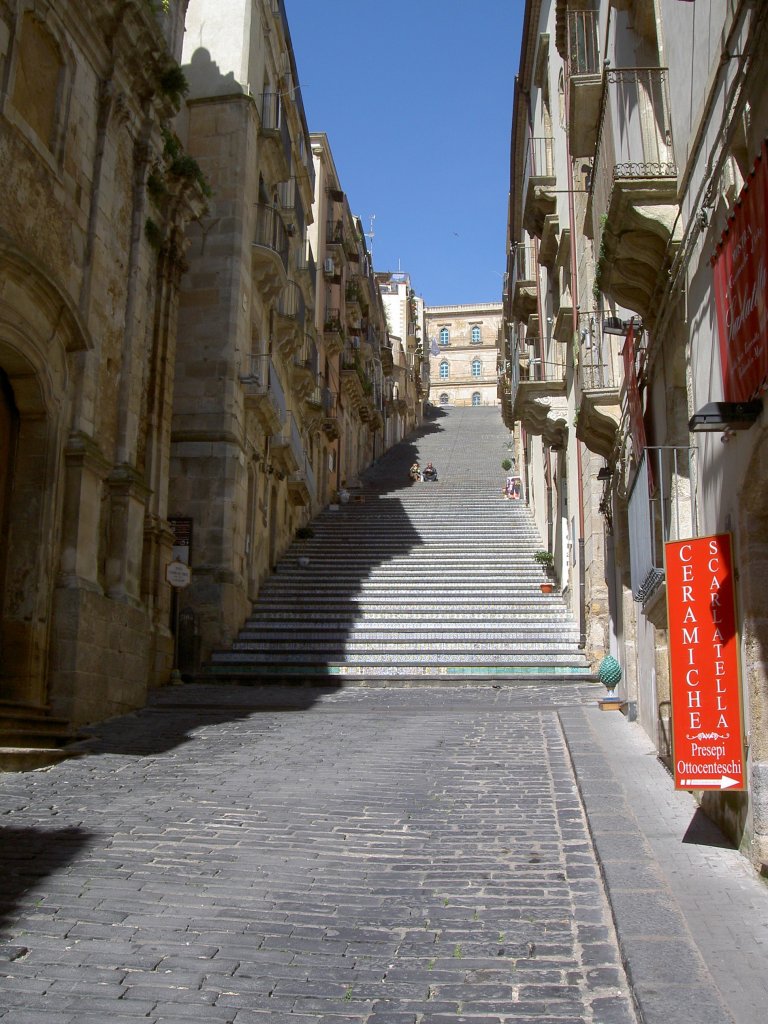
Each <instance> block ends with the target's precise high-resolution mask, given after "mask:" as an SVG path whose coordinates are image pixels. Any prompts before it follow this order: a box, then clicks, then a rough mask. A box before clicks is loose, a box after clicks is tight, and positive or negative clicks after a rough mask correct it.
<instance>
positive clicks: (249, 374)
mask: <svg viewBox="0 0 768 1024" xmlns="http://www.w3.org/2000/svg"><path fill="white" fill-rule="evenodd" d="M240 385H241V387H242V389H243V394H244V397H245V407H246V409H251V410H253V411H254V412H255V413H256V415H257V417H258V419H259V422H260V423H261V425H262V427H263V428H264V431H265V433H266V434H268V435H274V434H279V433H280V431H281V430H282V427H283V423H284V422H285V420H286V417H287V411H286V402H285V392H284V391H283V385H282V382H281V380H280V374H279V373H278V372H277V369H276V368H275V365H274V363H273V362H272V360H271V359H270V357H269V356H268V355H254V356H250V357H249V358H248V360H247V363H246V365H245V367H244V368H243V372H242V373H241V374H240Z"/></svg>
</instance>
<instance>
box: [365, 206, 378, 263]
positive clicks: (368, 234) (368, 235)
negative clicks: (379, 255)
mask: <svg viewBox="0 0 768 1024" xmlns="http://www.w3.org/2000/svg"><path fill="white" fill-rule="evenodd" d="M375 220H376V214H375V213H372V214H371V229H370V231H366V232H365V237H366V238H367V239H369V240H370V241H369V245H368V252H369V253H370V254H371V263H373V239H374V237H375V236H374V233H373V222H374V221H375Z"/></svg>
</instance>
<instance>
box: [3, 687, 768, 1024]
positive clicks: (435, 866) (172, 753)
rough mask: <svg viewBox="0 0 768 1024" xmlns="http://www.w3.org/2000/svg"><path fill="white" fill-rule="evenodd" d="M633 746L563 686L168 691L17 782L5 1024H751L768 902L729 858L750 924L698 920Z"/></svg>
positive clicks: (8, 815) (625, 733)
mask: <svg viewBox="0 0 768 1024" xmlns="http://www.w3.org/2000/svg"><path fill="white" fill-rule="evenodd" d="M614 719H618V721H615V720H614ZM635 728H636V727H634V726H631V725H629V724H628V723H626V722H625V721H624V719H623V718H622V717H621V716H620V715H601V714H600V713H599V712H597V711H596V708H595V693H594V692H592V691H591V690H590V689H589V688H582V689H579V688H576V687H573V686H568V685H562V684H561V685H558V686H549V687H546V686H545V687H534V686H514V687H508V688H506V687H497V688H491V687H488V688H479V687H459V686H457V687H453V688H451V687H435V688H431V687H430V688H422V687H420V688H414V689H406V688H403V689H385V688H365V687H349V688H345V689H338V690H335V691H332V690H329V691H327V692H323V693H321V692H318V691H309V690H289V689H282V688H279V687H272V688H269V689H265V690H251V689H247V688H238V687H233V688H215V687H200V686H188V687H179V688H173V689H167V690H163V691H160V692H159V693H158V694H157V695H156V697H155V702H154V705H153V706H152V707H150V708H147V709H145V710H144V711H141V712H138V713H136V714H134V715H130V716H127V717H126V718H123V719H118V720H115V721H113V722H111V723H108V724H106V725H104V726H102V727H100V728H99V730H98V734H97V736H96V738H95V739H94V741H92V742H91V744H90V745H89V747H90V749H89V752H87V753H86V754H85V755H84V756H83V757H82V758H80V759H78V760H74V761H70V762H67V763H64V764H62V765H59V766H57V767H55V768H52V769H48V770H45V771H40V772H35V773H31V774H27V775H7V776H3V777H0V813H1V814H2V817H0V823H1V824H2V861H3V863H2V868H3V872H2V877H3V883H4V884H3V896H2V910H1V911H0V913H1V915H2V917H1V922H2V945H1V946H0V1019H2V1020H7V1021H9V1022H11V1021H12V1022H13V1024H29V1022H35V1024H38V1022H40V1024H104V1022H105V1021H108V1020H109V1019H110V1018H113V1017H114V1018H116V1019H119V1020H121V1021H122V1020H125V1021H132V1020H136V1021H139V1020H140V1021H148V1022H150V1024H161V1022H162V1024H193V1022H205V1024H253V1022H262V1021H264V1022H266V1021H269V1022H270V1024H288V1022H291V1024H295V1022H297V1021H301V1020H305V1021H312V1022H317V1024H358V1022H360V1024H438V1022H445V1024H448V1022H451V1024H461V1022H464V1021H467V1022H469V1021H471V1022H473V1024H502V1022H515V1024H526V1022H536V1024H555V1022H558V1024H562V1022H588V1024H633V1022H635V1021H644V1022H648V1024H656V1022H658V1024H661V1022H662V1021H664V1024H673V1022H693V1021H695V1022H696V1024H724V1022H727V1021H730V1020H737V1021H738V1022H739V1024H756V1022H757V1021H758V1020H761V1019H763V1018H762V1017H759V1016H757V1017H749V1016H744V1014H750V1013H751V1012H752V1008H753V1007H757V1008H761V1007H762V1008H764V1006H765V994H768V993H766V992H765V991H764V993H763V995H762V997H761V994H760V985H761V984H762V986H763V989H765V979H764V977H762V978H758V977H755V976H753V975H756V974H761V975H764V974H765V972H764V970H762V971H761V970H760V968H759V965H760V964H761V963H762V964H763V966H764V958H762V959H761V956H760V950H759V949H757V950H756V949H755V946H759V944H760V942H761V941H763V939H764V938H765V936H764V935H763V932H761V923H762V925H765V922H766V921H768V914H765V910H766V908H767V907H768V900H766V898H765V897H766V891H765V888H764V887H763V886H762V884H761V883H760V882H759V880H757V879H756V878H755V877H754V876H753V875H751V874H750V871H749V869H747V867H746V866H745V864H744V862H743V858H739V855H738V854H736V853H735V851H733V850H727V849H725V848H723V847H722V846H720V847H718V846H711V845H707V846H706V847H702V851H703V854H702V855H703V857H704V863H705V870H706V869H707V865H708V870H709V876H710V877H711V876H713V875H714V876H717V878H716V882H717V884H718V885H720V884H722V885H724V886H725V885H729V886H730V889H728V894H729V896H728V898H729V899H730V900H731V905H730V906H728V907H723V908H722V909H721V912H720V913H712V912H710V913H709V916H708V911H707V907H706V902H707V901H706V896H707V885H708V884H709V883H708V880H707V879H705V880H704V882H703V883H702V885H701V886H699V887H698V888H696V889H695V892H693V893H691V892H689V893H688V894H687V895H686V892H685V886H683V887H682V890H683V891H682V895H683V902H682V903H678V902H677V901H676V900H675V898H674V897H673V896H672V888H673V885H674V879H670V877H669V868H670V863H667V864H666V865H665V867H664V868H663V869H662V867H661V866H660V863H659V858H660V857H663V858H665V859H666V860H667V861H671V866H672V868H673V869H674V867H675V863H676V862H675V858H676V857H677V856H678V854H679V853H680V849H679V847H680V845H681V844H680V843H675V842H674V841H673V840H671V839H670V841H669V842H668V843H667V846H666V847H664V848H663V849H658V848H657V847H656V845H655V843H656V842H657V840H659V839H660V838H663V837H667V838H668V833H669V832H670V829H671V830H672V831H674V829H675V828H677V827H678V825H679V820H678V819H680V820H682V819H684V818H685V817H686V815H689V811H690V807H689V806H688V804H675V801H674V800H669V799H668V794H667V798H665V799H666V801H667V803H668V804H669V805H670V806H669V807H667V809H666V811H664V812H663V813H662V812H660V811H659V809H658V806H657V799H656V797H655V796H654V793H655V789H654V787H653V786H652V785H651V784H650V783H652V782H653V778H652V776H653V772H655V771H656V769H657V768H658V765H657V763H656V762H655V760H654V759H652V758H649V757H648V751H647V749H646V747H645V746H644V745H643V743H642V741H638V740H637V739H636V738H635V739H633V738H632V735H633V734H632V730H633V729H635ZM628 737H629V739H630V741H631V742H630V744H629V746H628V748H627V750H628V758H627V762H626V764H623V767H621V766H617V765H615V764H614V758H612V757H611V751H612V747H611V744H614V743H622V742H624V740H626V739H627V738H628ZM633 743H634V746H633ZM633 759H634V760H633ZM615 760H620V758H616V759H615ZM614 768H616V772H614ZM622 773H623V774H622ZM649 780H650V782H649ZM638 781H639V782H640V784H641V788H642V787H644V788H643V789H642V793H641V794H640V796H639V797H635V796H633V793H634V790H633V786H635V784H636V783H637V782H638ZM657 781H658V780H657ZM661 782H662V785H663V783H664V780H663V778H662V780H661ZM668 787H671V783H669V784H668ZM609 796H610V798H611V799H609ZM673 797H675V798H677V797H681V798H682V799H683V800H684V801H685V800H687V799H688V798H687V797H686V795H685V794H673ZM630 805H632V807H634V806H635V805H636V807H635V810H633V809H632V807H631V806H630ZM672 805H675V806H674V807H673V806H672ZM670 807H672V809H671V810H670ZM681 808H682V809H681ZM585 810H586V814H585ZM665 815H666V818H665ZM646 821H647V822H650V823H651V827H649V828H646V831H645V832H643V831H642V830H643V827H644V825H643V823H644V822H646ZM665 822H666V824H665ZM670 822H672V824H670ZM664 841H665V842H666V839H665V840H664ZM696 849H698V847H697V848H696ZM695 852H696V851H695V849H694V848H691V849H689V850H686V851H685V857H686V863H688V864H689V865H691V864H693V867H692V870H699V868H698V866H697V865H696V864H695V862H692V861H691V859H690V858H691V856H692V855H693V854H694V853H695ZM720 853H722V855H723V856H727V857H730V858H734V860H733V861H732V862H729V864H731V865H732V866H731V867H730V868H728V869H727V870H725V871H723V870H722V864H721V863H720V862H718V860H717V857H718V855H719V854H720ZM678 866H679V865H678ZM665 872H666V873H665ZM721 875H722V877H720V876H721ZM607 894H608V895H610V897H611V901H612V903H613V908H611V905H609V902H608V899H607ZM692 895H693V896H694V897H695V899H693V900H692V899H691V898H690V897H691V896H692ZM696 899H698V904H697V907H698V909H697V910H696V912H695V913H692V914H690V915H689V916H691V917H693V918H694V920H693V922H692V923H691V921H690V920H689V917H688V916H686V915H687V914H688V911H689V909H690V907H691V906H692V905H693V904H694V903H695V902H696ZM744 900H746V901H749V908H751V909H748V910H747V911H745V909H744V905H743V904H744ZM717 909H718V908H710V910H714V911H717ZM739 915H740V916H741V918H742V921H741V932H740V934H739V936H738V937H737V936H732V940H733V945H732V946H731V943H730V941H729V942H725V943H723V942H722V941H720V942H719V943H718V942H715V943H710V944H709V945H708V944H707V942H706V941H704V939H705V938H706V935H707V934H708V930H709V931H712V929H713V922H714V921H720V922H722V921H723V920H726V921H727V922H728V923H729V925H733V926H734V927H735V925H736V920H737V917H738V916H739ZM745 915H746V919H745ZM617 932H618V934H617ZM702 936H704V938H702ZM740 944H741V945H742V946H743V947H744V949H746V946H747V944H749V945H750V954H751V956H752V958H751V959H750V958H749V957H746V958H745V957H743V956H741V953H742V952H743V950H740ZM726 947H727V948H726ZM764 952H765V946H763V948H762V953H764ZM729 958H730V960H731V961H733V962H734V963H735V962H736V961H738V963H740V964H741V974H740V976H738V978H734V979H733V980H732V981H731V982H730V983H729V981H728V978H729V977H733V971H731V972H730V974H729ZM623 961H626V970H625V967H624V966H623V965H622V963H623ZM756 966H757V968H758V969H757V970H755V967H756Z"/></svg>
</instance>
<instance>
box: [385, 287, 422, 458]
mask: <svg viewBox="0 0 768 1024" xmlns="http://www.w3.org/2000/svg"><path fill="white" fill-rule="evenodd" d="M376 281H377V283H378V286H379V291H380V292H381V298H382V302H383V304H384V313H385V316H386V323H387V328H388V331H389V336H390V346H389V347H390V352H391V361H392V369H391V372H390V375H389V377H390V379H389V382H388V386H387V389H386V395H385V399H386V400H385V419H386V428H385V437H386V439H387V446H388V447H389V446H390V445H393V444H396V443H397V442H398V441H401V440H402V439H403V438H404V437H406V436H407V435H408V434H410V433H411V431H413V430H415V428H416V427H418V426H421V424H422V422H423V419H424V399H425V398H426V397H427V395H428V394H429V361H428V356H427V355H426V352H425V349H424V344H423V338H424V300H423V299H422V298H421V297H420V296H419V295H417V294H416V292H415V290H414V288H413V287H412V285H411V277H410V274H408V273H407V272H406V271H403V270H397V271H383V270H382V271H377V272H376Z"/></svg>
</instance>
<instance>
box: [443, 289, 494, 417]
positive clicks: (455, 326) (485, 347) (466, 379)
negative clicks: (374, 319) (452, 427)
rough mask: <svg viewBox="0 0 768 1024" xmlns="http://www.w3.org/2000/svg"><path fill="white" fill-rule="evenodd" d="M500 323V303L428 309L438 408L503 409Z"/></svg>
mask: <svg viewBox="0 0 768 1024" xmlns="http://www.w3.org/2000/svg"><path fill="white" fill-rule="evenodd" d="M501 323H502V307H501V304H500V303H492V302H482V303H478V304H477V305H458V306H427V307H426V308H425V310H424V324H425V334H426V338H427V345H428V351H429V377H430V396H431V400H432V402H433V404H435V405H498V404H499V397H498V390H497V381H498V362H499V341H500V338H501Z"/></svg>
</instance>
